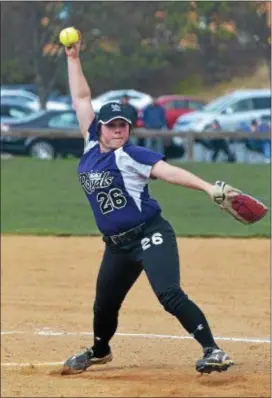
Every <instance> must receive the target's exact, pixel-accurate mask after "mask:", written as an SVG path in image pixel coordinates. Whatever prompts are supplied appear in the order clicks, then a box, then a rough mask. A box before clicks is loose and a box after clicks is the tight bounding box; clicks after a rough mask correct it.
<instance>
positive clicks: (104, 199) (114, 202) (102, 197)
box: [96, 188, 127, 214]
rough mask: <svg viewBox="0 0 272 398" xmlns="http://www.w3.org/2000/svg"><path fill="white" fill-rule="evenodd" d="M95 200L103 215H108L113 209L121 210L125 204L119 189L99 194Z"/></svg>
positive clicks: (125, 201)
mask: <svg viewBox="0 0 272 398" xmlns="http://www.w3.org/2000/svg"><path fill="white" fill-rule="evenodd" d="M96 198H97V201H98V202H99V205H100V210H101V213H103V214H107V213H110V212H111V211H113V210H115V209H117V210H118V209H122V207H125V205H126V204H127V200H126V198H125V197H124V195H123V192H122V191H121V189H119V188H112V189H110V190H109V192H99V193H98V194H97V196H96Z"/></svg>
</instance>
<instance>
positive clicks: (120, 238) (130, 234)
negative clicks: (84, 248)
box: [103, 223, 146, 245]
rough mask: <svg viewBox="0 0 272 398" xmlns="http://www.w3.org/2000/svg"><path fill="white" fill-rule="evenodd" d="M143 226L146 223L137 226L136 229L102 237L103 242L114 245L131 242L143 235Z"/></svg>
mask: <svg viewBox="0 0 272 398" xmlns="http://www.w3.org/2000/svg"><path fill="white" fill-rule="evenodd" d="M145 225H146V223H143V224H139V225H137V227H134V228H132V229H129V230H128V231H125V232H121V233H120V234H117V235H111V236H103V240H104V242H106V243H113V244H114V245H120V244H122V243H129V242H132V241H133V240H134V239H136V238H138V237H139V236H140V235H142V234H143V232H144V227H145Z"/></svg>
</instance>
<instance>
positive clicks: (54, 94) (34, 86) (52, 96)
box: [1, 83, 61, 100]
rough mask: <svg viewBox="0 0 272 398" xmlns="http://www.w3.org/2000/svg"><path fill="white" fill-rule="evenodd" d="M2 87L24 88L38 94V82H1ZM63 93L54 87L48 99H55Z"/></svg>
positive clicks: (9, 88) (11, 88) (10, 88)
mask: <svg viewBox="0 0 272 398" xmlns="http://www.w3.org/2000/svg"><path fill="white" fill-rule="evenodd" d="M1 89H7V90H24V91H27V92H30V93H32V94H36V95H38V86H37V84H36V83H21V84H20V83H19V84H1ZM60 95H61V93H60V91H59V90H58V89H56V88H54V89H52V90H51V91H50V93H49V96H48V99H50V100H54V99H55V98H56V97H58V96H60Z"/></svg>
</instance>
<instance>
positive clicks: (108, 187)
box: [78, 120, 164, 236]
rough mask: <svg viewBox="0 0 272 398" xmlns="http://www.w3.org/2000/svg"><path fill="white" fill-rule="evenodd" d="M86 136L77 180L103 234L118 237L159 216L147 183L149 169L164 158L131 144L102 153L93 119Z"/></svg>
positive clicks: (95, 122) (95, 123)
mask: <svg viewBox="0 0 272 398" xmlns="http://www.w3.org/2000/svg"><path fill="white" fill-rule="evenodd" d="M88 133H89V134H88V137H87V140H86V142H85V148H84V153H83V155H82V157H81V159H80V161H79V166H78V177H79V181H80V184H81V186H82V188H83V189H84V192H85V194H86V196H87V198H88V201H89V203H90V205H91V208H92V210H93V213H94V216H95V220H96V224H97V227H98V228H99V230H100V231H101V232H102V234H104V235H107V236H108V235H115V234H119V233H121V232H124V231H127V230H129V229H131V228H133V227H135V226H137V225H139V224H142V223H144V222H146V221H147V220H149V219H151V218H153V217H154V216H155V215H156V214H158V213H160V212H161V208H160V206H159V204H158V203H157V201H156V200H154V199H151V198H150V196H149V193H148V183H149V180H150V173H151V169H152V166H153V165H154V164H155V163H156V162H158V161H159V160H161V159H163V158H164V156H163V155H161V154H159V153H156V152H153V151H150V150H149V149H147V148H142V147H138V146H136V145H133V144H130V143H127V144H125V145H124V146H123V147H121V148H118V149H116V150H111V151H109V152H101V151H100V147H99V142H98V139H97V121H96V120H94V121H93V122H92V124H91V126H90V128H89V131H88Z"/></svg>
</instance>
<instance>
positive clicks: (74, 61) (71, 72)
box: [65, 42, 95, 140]
mask: <svg viewBox="0 0 272 398" xmlns="http://www.w3.org/2000/svg"><path fill="white" fill-rule="evenodd" d="M65 52H66V55H67V66H68V78H69V87H70V92H71V97H72V102H73V107H74V109H75V111H76V115H77V119H78V122H79V126H80V130H81V134H82V136H83V138H84V139H85V140H86V137H87V133H88V128H89V126H90V125H91V123H92V121H93V120H94V117H95V113H94V110H93V107H92V103H91V90H90V87H89V85H88V83H87V80H86V78H85V76H84V73H83V70H82V67H81V62H80V58H79V52H80V42H79V43H77V44H74V45H73V46H72V47H69V48H68V47H66V48H65Z"/></svg>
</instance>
